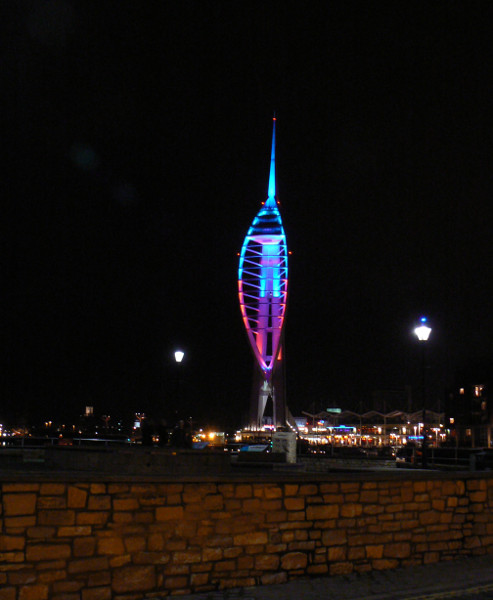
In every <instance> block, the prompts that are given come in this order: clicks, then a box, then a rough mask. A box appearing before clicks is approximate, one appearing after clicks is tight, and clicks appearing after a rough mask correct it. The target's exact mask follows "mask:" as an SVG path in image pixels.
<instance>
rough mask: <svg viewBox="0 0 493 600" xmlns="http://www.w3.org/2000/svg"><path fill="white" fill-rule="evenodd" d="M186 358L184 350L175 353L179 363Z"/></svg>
mask: <svg viewBox="0 0 493 600" xmlns="http://www.w3.org/2000/svg"><path fill="white" fill-rule="evenodd" d="M184 356H185V352H183V351H182V350H176V351H175V360H176V362H177V363H181V361H182V360H183V357H184Z"/></svg>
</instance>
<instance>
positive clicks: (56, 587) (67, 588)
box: [53, 581, 83, 594]
mask: <svg viewBox="0 0 493 600" xmlns="http://www.w3.org/2000/svg"><path fill="white" fill-rule="evenodd" d="M82 585H83V584H82V582H80V581H57V582H56V583H54V584H53V591H54V592H55V593H56V594H63V593H67V594H68V593H70V592H78V591H79V590H80V589H81V587H82Z"/></svg>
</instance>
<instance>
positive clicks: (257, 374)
mask: <svg viewBox="0 0 493 600" xmlns="http://www.w3.org/2000/svg"><path fill="white" fill-rule="evenodd" d="M271 406H272V413H271V410H270V408H271ZM286 428H288V429H290V430H295V429H296V424H295V421H294V419H293V418H292V416H291V413H290V412H289V409H288V407H287V404H286V395H285V386H284V365H283V363H282V361H279V362H278V364H277V365H276V369H275V370H274V372H273V374H272V377H271V380H270V381H268V380H266V379H265V377H264V376H263V373H262V372H261V371H260V369H258V368H255V371H254V376H253V385H252V395H251V400H250V413H249V419H248V423H247V426H246V429H248V430H250V431H265V430H284V429H286Z"/></svg>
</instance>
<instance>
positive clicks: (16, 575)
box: [8, 569, 38, 586]
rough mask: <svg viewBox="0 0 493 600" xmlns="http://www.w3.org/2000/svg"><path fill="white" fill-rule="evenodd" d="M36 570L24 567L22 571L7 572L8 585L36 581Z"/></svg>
mask: <svg viewBox="0 0 493 600" xmlns="http://www.w3.org/2000/svg"><path fill="white" fill-rule="evenodd" d="M37 577H38V574H37V571H35V570H34V569H33V570H31V569H29V570H28V569H25V570H22V571H13V572H11V573H9V574H8V581H9V583H10V585H17V586H19V585H27V584H29V583H38V582H37Z"/></svg>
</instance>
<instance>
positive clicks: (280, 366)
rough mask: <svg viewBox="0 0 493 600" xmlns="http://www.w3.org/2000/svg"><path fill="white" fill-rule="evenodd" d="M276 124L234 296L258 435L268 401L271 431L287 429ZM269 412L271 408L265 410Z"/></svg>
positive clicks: (284, 270)
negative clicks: (249, 357) (264, 189)
mask: <svg viewBox="0 0 493 600" xmlns="http://www.w3.org/2000/svg"><path fill="white" fill-rule="evenodd" d="M275 153H276V119H275V117H274V120H273V131H272V150H271V160H270V174H269V187H268V194H267V200H266V201H265V202H262V207H261V208H260V210H259V212H258V214H257V216H256V217H255V218H254V220H253V223H252V224H251V226H250V229H249V230H248V233H247V235H246V237H245V241H244V242H243V246H242V249H241V253H240V262H239V268H238V295H239V300H240V309H241V315H242V317H243V322H244V324H245V328H246V332H247V335H248V340H249V342H250V346H251V348H252V350H253V354H254V357H255V363H256V364H255V372H254V384H253V391H252V400H251V406H250V417H249V423H248V427H249V428H250V429H252V430H260V429H262V428H263V424H264V413H265V411H266V407H267V404H268V401H269V400H272V425H273V426H274V427H275V428H276V429H278V428H280V427H285V426H286V425H287V417H288V414H287V413H288V411H287V407H286V399H285V390H284V388H285V386H284V361H283V326H284V320H285V316H286V303H287V298H288V250H287V244H286V235H285V233H284V228H283V226H282V220H281V214H280V212H279V207H278V205H279V203H278V201H277V199H276V154H275ZM269 406H270V405H269Z"/></svg>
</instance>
